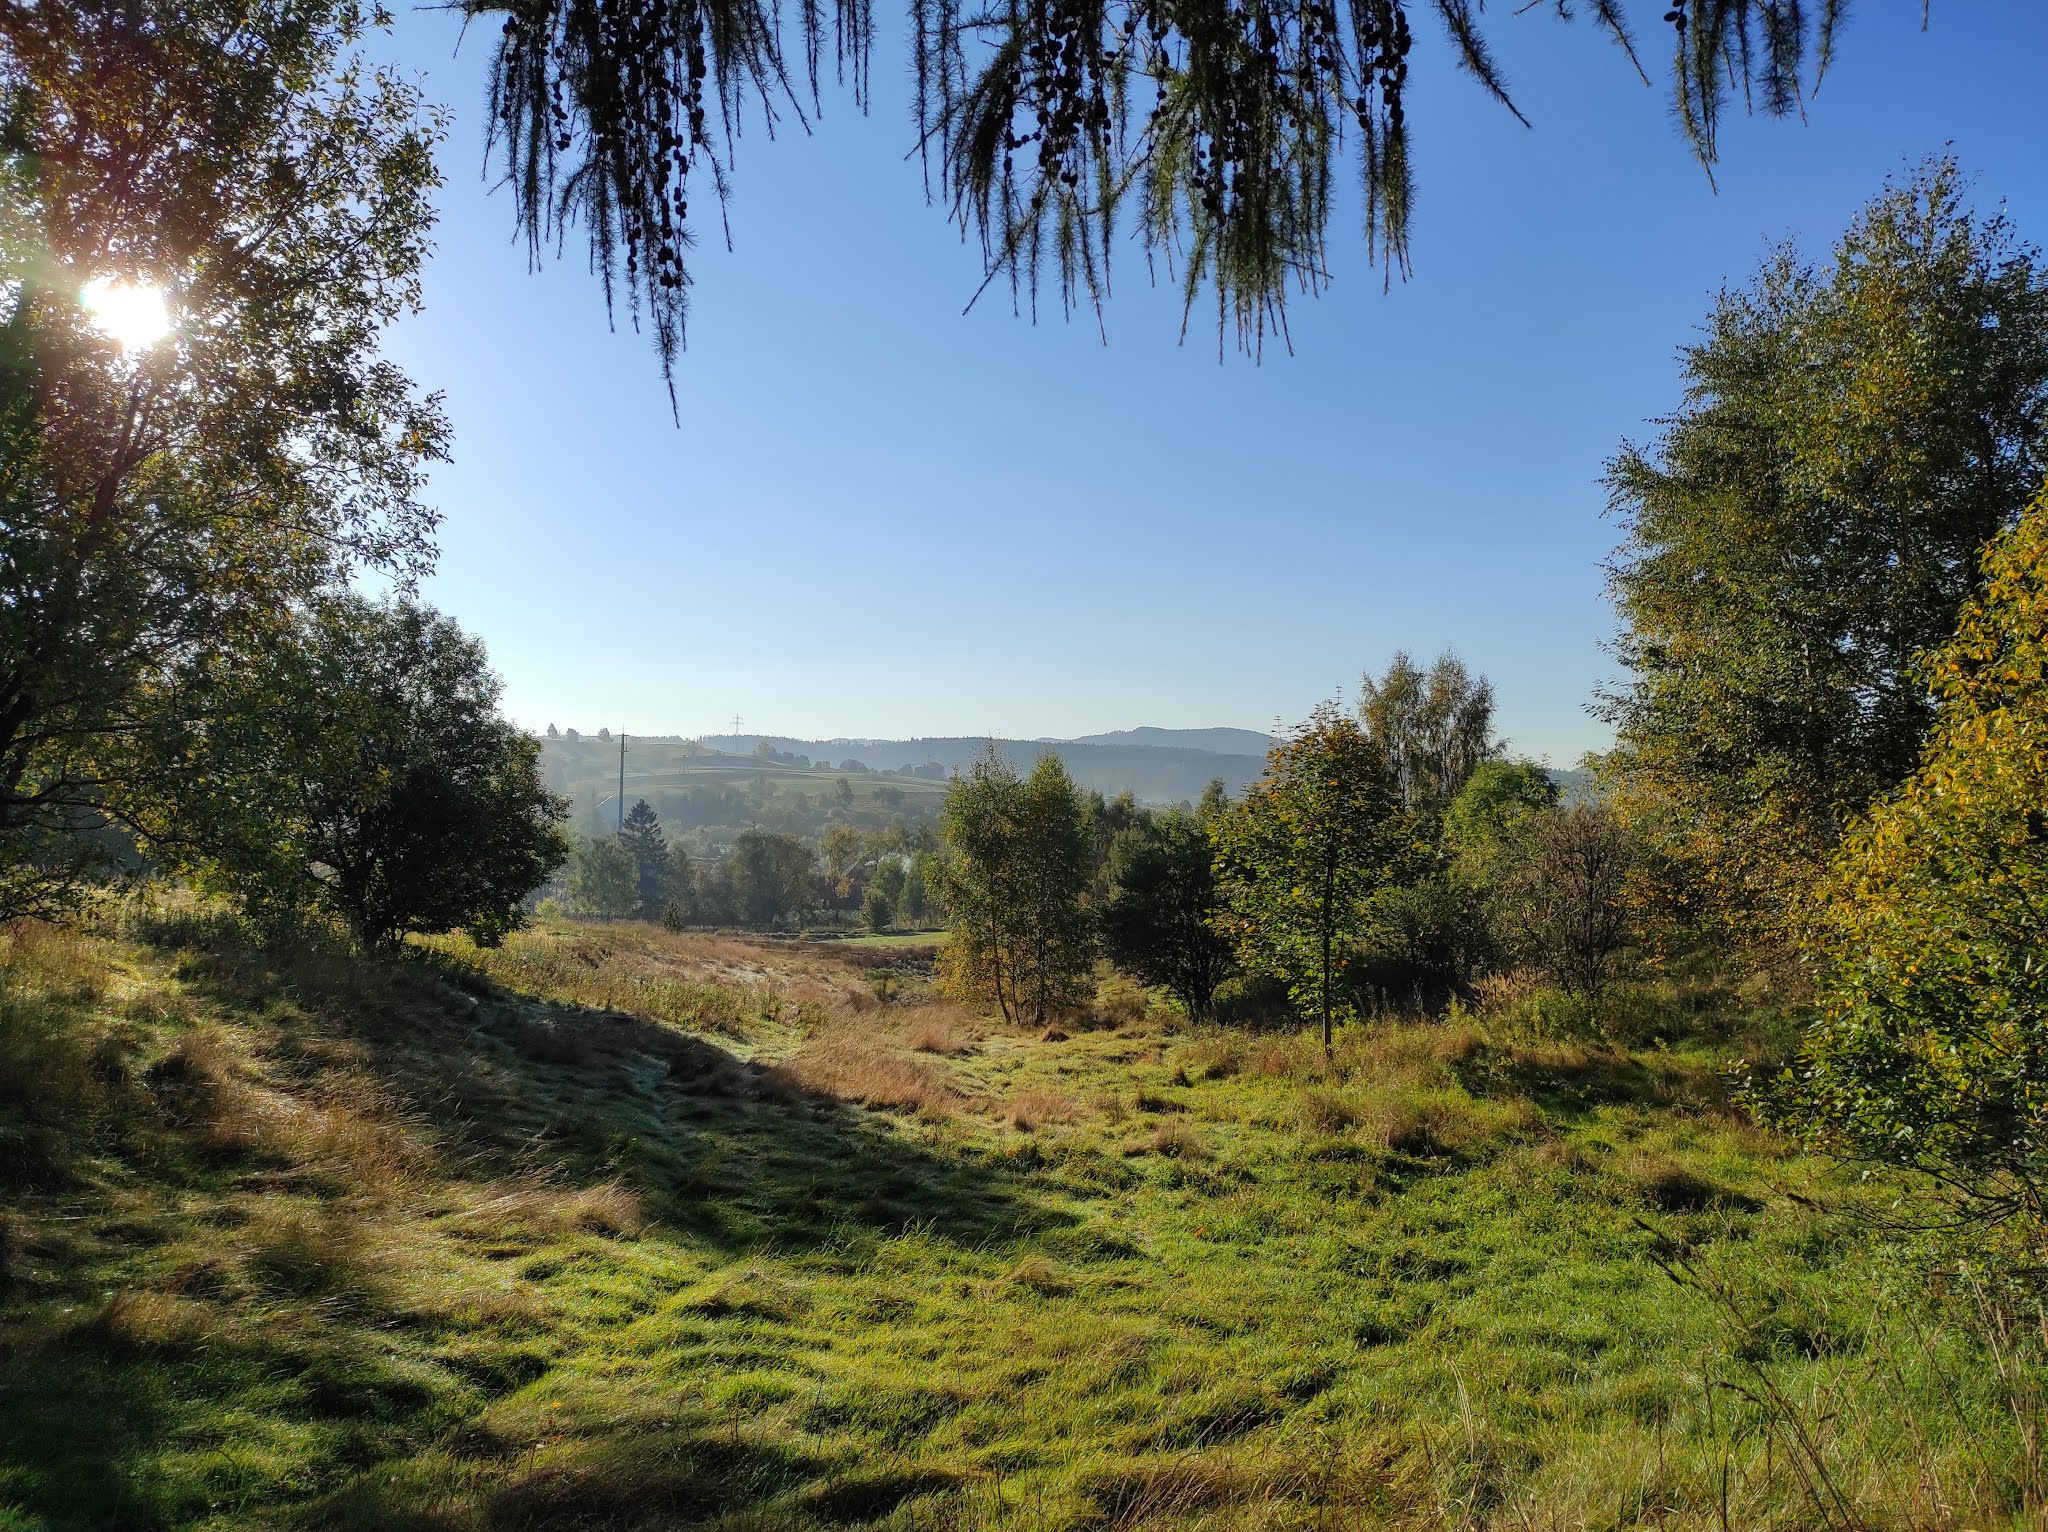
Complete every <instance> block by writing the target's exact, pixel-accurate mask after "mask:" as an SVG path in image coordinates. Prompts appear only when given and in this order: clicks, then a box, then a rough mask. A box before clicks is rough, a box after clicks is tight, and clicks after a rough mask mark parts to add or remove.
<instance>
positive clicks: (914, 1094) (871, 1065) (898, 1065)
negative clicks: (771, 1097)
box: [762, 1016, 961, 1115]
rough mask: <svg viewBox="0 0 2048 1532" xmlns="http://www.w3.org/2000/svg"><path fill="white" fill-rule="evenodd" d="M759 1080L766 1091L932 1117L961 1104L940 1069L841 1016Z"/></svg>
mask: <svg viewBox="0 0 2048 1532" xmlns="http://www.w3.org/2000/svg"><path fill="white" fill-rule="evenodd" d="M762 1078H763V1082H764V1083H765V1084H766V1085H767V1086H768V1087H769V1088H770V1089H780V1090H783V1091H785V1092H792V1093H800V1094H803V1095H808V1096H829V1097H832V1098H834V1099H836V1100H841V1101H855V1102H858V1103H860V1104H861V1105H862V1106H891V1107H901V1108H906V1109H910V1110H915V1111H921V1112H928V1113H932V1114H934V1115H945V1114H948V1113H950V1112H952V1111H953V1110H954V1109H955V1108H956V1107H957V1106H958V1105H959V1104H960V1100H961V1096H960V1092H959V1091H958V1090H957V1089H955V1088H954V1085H953V1082H952V1077H951V1072H950V1071H949V1070H947V1068H946V1067H945V1066H944V1065H943V1064H939V1063H936V1062H934V1061H932V1060H931V1059H928V1058H913V1057H911V1056H910V1055H909V1054H907V1053H905V1052H903V1051H902V1050H901V1049H900V1048H899V1047H898V1046H897V1045H896V1044H895V1043H894V1042H893V1041H892V1040H891V1039H889V1038H886V1037H883V1036H880V1035H878V1034H877V1033H876V1031H875V1030H874V1029H873V1028H871V1027H869V1026H866V1025H865V1024H863V1023H862V1022H860V1021H858V1020H856V1019H854V1018H852V1017H844V1016H841V1017H834V1018H831V1019H829V1020H827V1021H826V1022H825V1023H824V1024H823V1025H822V1026H820V1027H819V1028H818V1030H817V1031H816V1032H814V1033H812V1034H811V1036H810V1037H808V1038H806V1039H805V1040H804V1041H803V1043H802V1044H801V1045H799V1047H798V1048H797V1050H796V1052H795V1053H794V1054H792V1055H791V1056H790V1057H789V1058H787V1059H785V1060H784V1061H783V1062H781V1063H780V1064H776V1065H774V1066H772V1067H770V1068H768V1069H766V1070H763V1071H762Z"/></svg>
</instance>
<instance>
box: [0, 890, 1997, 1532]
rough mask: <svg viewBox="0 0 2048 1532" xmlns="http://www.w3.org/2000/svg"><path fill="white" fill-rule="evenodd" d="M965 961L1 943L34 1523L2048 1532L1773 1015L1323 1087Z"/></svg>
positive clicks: (878, 951) (19, 1380)
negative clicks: (1756, 1118)
mask: <svg viewBox="0 0 2048 1532" xmlns="http://www.w3.org/2000/svg"><path fill="white" fill-rule="evenodd" d="M892 950H893V951H898V952H902V953H903V954H904V961H905V963H907V965H908V966H901V967H891V966H888V964H887V963H886V962H884V963H878V962H877V961H876V960H877V959H884V958H885V957H886V956H887V954H888V953H890V952H891V951H892ZM923 961H924V958H923V955H922V954H919V953H918V952H917V951H916V950H915V948H914V947H904V946H894V947H892V946H891V945H890V944H878V943H874V942H859V943H855V942H846V943H819V944H815V945H811V946H798V945H795V944H790V943H770V944H760V945H755V944H748V943H742V942H738V941H731V940H724V939H719V938H713V937H682V936H671V935H668V934H665V933H663V932H660V931H659V930H656V929H654V928H651V927H647V926H641V925H635V924H624V923H622V924H616V925H608V926H583V925H573V924H556V925H551V926H549V927H548V928H546V929H541V930H536V931H533V932H529V933H526V934H523V935H520V936H517V937H515V938H514V939H513V940H512V941H511V942H510V943H509V944H508V945H507V946H506V947H505V948H503V949H501V950H499V951H496V952H479V951H477V950H475V949H473V948H471V947H469V946H468V945H467V944H466V943H463V942H460V941H444V942H440V943H437V944H435V945H433V946H432V947H431V948H425V949H421V948H416V949H414V950H413V951H412V952H411V953H410V954H409V956H408V957H406V958H405V959H404V960H402V961H390V962H369V961H365V960H362V959H359V958H353V957H349V956H346V955H344V954H341V953H339V952H330V953H324V954H323V953H321V952H318V951H307V950H305V949H301V950H299V951H298V952H297V953H296V954H295V955H292V956H289V957H285V956H279V955H277V954H274V953H271V952H267V951H265V950H264V949H262V948H261V947H258V946H254V945H250V944H249V943H248V942H247V941H246V940H245V939H244V938H243V937H242V936H241V935H239V934H238V933H237V931H236V930H235V929H234V928H233V927H232V926H231V925H228V924H226V923H224V922H221V921H219V920H216V919H213V918H210V917H200V916H192V915H187V916H183V917H177V918H170V917H155V918H152V919H147V920H145V919H140V918H138V919H135V920H131V921H130V923H129V929H128V934H127V935H125V936H119V935H113V934H107V935H100V936H85V935H73V934H68V933H59V932H55V931H51V930H48V929H46V928H40V927H36V926H33V925H22V926H16V927H14V928H12V929H11V930H10V931H9V932H8V933H7V934H5V935H4V936H0V968H4V974H0V977H4V979H5V987H4V989H0V996H4V999H0V1005H4V1007H5V1016H4V1018H0V1131H4V1133H5V1140H4V1141H5V1144H6V1154H5V1157H4V1161H0V1165H4V1171H0V1174H4V1177H5V1180H4V1203H0V1206H4V1214H5V1223H4V1225H0V1228H4V1231H5V1243H4V1245H0V1250H4V1253H5V1262H6V1263H5V1266H4V1268H0V1270H4V1275H5V1280H6V1283H7V1290H8V1302H7V1304H6V1307H5V1310H4V1316H5V1317H4V1319H0V1527H5V1528H8V1529H9V1532H27V1529H57V1528H84V1527H123V1528H144V1527H207V1528H218V1529H226V1528H242V1527H252V1526H304V1527H337V1528H342V1527H345V1528H372V1527H374V1528H422V1529H424V1528H435V1529H453V1528H505V1529H511V1528H534V1527H588V1528H598V1527H602V1528H658V1527H659V1528H668V1527H676V1528H681V1527H704V1528H721V1529H728V1532H738V1529H742V1528H747V1529H792V1532H794V1529H818V1528H851V1527H889V1528H901V1529H909V1528H1018V1529H1041V1528H1044V1529H1051V1528H1068V1529H1079V1528H1092V1527H1141V1526H1142V1527H1160V1528H1166V1527H1171V1528H1218V1529H1220V1528H1236V1527H1274V1528H1279V1527H1299V1528H1336V1527H1345V1528H1352V1527H1404V1528H1406V1527H1444V1528H1449V1527H1501V1528H1508V1527H1557V1528H1563V1527H1575V1528H1576V1527H1615V1528H1619V1527H1638V1526H1660V1527H1698V1528H1708V1527H1727V1526H1741V1527H1783V1528H1793V1527H1822V1526H1849V1525H1857V1526H1880V1525H1882V1526H1901V1527H1903V1526H1928V1527H1933V1526H1982V1527H1989V1526H1994V1525H1999V1526H2022V1525H2028V1526H2031V1525H2036V1524H2037V1523H2036V1522H2034V1521H2030V1520H2028V1519H2027V1516H2028V1515H2029V1514H2030V1513H2029V1512H2027V1511H2026V1509H2025V1499H2024V1497H2025V1493H2026V1491H2025V1488H2024V1486H2025V1483H2026V1478H2027V1474H2028V1472H2029V1471H2030V1470H2029V1467H2028V1463H2029V1459H2028V1456H2027V1454H2028V1451H2029V1445H2028V1444H2029V1443H2030V1442H2032V1441H2033V1440H2034V1437H2033V1435H2032V1429H2031V1427H2030V1426H2029V1425H2028V1423H2027V1420H2026V1418H2025V1417H2024V1415H2022V1416H2020V1417H2018V1418H2017V1421H2016V1416H2015V1413H2014V1396H2012V1395H2011V1394H2009V1393H2007V1392H2005V1391H2003V1390H2001V1388H2000V1386H1999V1384H1998V1381H1997V1376H1996V1370H1995V1369H1994V1368H1992V1367H1990V1366H1987V1365H1986V1364H1985V1361H1984V1356H1985V1353H1984V1351H1983V1349H1982V1347H1981V1345H1980V1343H1979V1341H1978V1339H1976V1338H1975V1337H1973V1336H1972V1335H1971V1334H1970V1332H1969V1330H1968V1328H1967V1326H1959V1325H1956V1324H1950V1323H1944V1322H1941V1321H1939V1320H1938V1319H1937V1320H1923V1319H1921V1318H1919V1317H1916V1316H1917V1315H1918V1314H1919V1313H1920V1312H1921V1309H1920V1308H1919V1307H1915V1306H1903V1307H1902V1306H1900V1305H1899V1304H1898V1303H1897V1302H1896V1301H1895V1295H1894V1294H1893V1293H1892V1291H1891V1289H1890V1288H1888V1286H1887V1281H1888V1278H1887V1277H1886V1273H1885V1264H1884V1252H1883V1250H1882V1249H1881V1248H1879V1247H1878V1246H1877V1245H1875V1244H1870V1243H1864V1242H1861V1241H1859V1240H1858V1239H1857V1238H1855V1237H1853V1236H1852V1235H1850V1234H1849V1233H1847V1232H1845V1229H1844V1226H1843V1225H1841V1224H1840V1223H1837V1222H1832V1221H1830V1220H1828V1219H1826V1218H1824V1217H1823V1216H1822V1215H1821V1214H1820V1213H1819V1212H1818V1211H1816V1208H1817V1205H1818V1204H1819V1203H1822V1202H1825V1201H1827V1200H1828V1199H1830V1198H1831V1197H1832V1196H1834V1195H1835V1194H1836V1193H1837V1192H1838V1191H1840V1190H1841V1189H1842V1188H1841V1187H1840V1186H1839V1185H1838V1184H1837V1183H1835V1182H1833V1181H1831V1179H1830V1176H1829V1173H1828V1172H1827V1170H1826V1169H1825V1167H1823V1166H1821V1165H1818V1164H1816V1163H1813V1162H1810V1161H1807V1160H1804V1159H1802V1158H1800V1157H1798V1156H1797V1155H1796V1154H1794V1153H1793V1152H1792V1151H1791V1149H1790V1147H1789V1146H1788V1145H1787V1144H1786V1143H1784V1142H1782V1141H1779V1140H1777V1139H1775V1138H1773V1137H1771V1136H1769V1135H1767V1134H1764V1133H1762V1132H1760V1131H1758V1130H1757V1129H1755V1128H1753V1127H1751V1126H1749V1125H1748V1124H1747V1123H1746V1122H1745V1121H1744V1120H1743V1119H1742V1118H1741V1117H1740V1116H1739V1115H1738V1114H1737V1113H1735V1112H1734V1111H1733V1110H1732V1109H1731V1107H1730V1105H1729V1102H1728V1097H1727V1090H1726V1084H1725V1080H1724V1075H1723V1065H1724V1063H1725V1062H1726V1060H1727V1058H1728V1057H1729V1056H1730V1054H1731V1051H1732V1050H1733V1049H1734V1048H1736V1047H1737V1046H1743V1047H1749V1048H1755V1047H1757V1046H1759V1044H1760V1043H1761V1044H1768V1041H1769V1039H1768V1036H1767V1034H1763V1033H1757V1032H1755V1031H1752V1032H1750V1033H1749V1034H1748V1035H1746V1036H1742V1037H1737V1036H1734V1035H1731V1034H1730V1032H1729V1027H1730V1026H1731V1025H1732V1023H1731V1019H1730V1017H1729V1016H1727V1015H1714V1014H1706V1013H1702V1014H1701V1015H1699V1016H1698V1017H1696V1024H1695V1025H1694V1027H1693V1028H1692V1030H1691V1031H1690V1032H1689V1033H1687V1034H1686V1035H1682V1036H1667V1037H1664V1038H1663V1039H1662V1040H1661V1041H1651V1040H1645V1041H1644V1042H1643V1043H1642V1045H1641V1046H1639V1047H1635V1048H1620V1047H1613V1046H1605V1045H1598V1044H1594V1043H1589V1042H1585V1041H1570V1040H1559V1039H1549V1040H1546V1039H1541V1038H1536V1037H1531V1036H1526V1035H1520V1034H1517V1033H1516V1032H1514V1031H1512V1030H1509V1029H1505V1028H1502V1027H1495V1026H1490V1025H1489V1024H1487V1023H1486V1022H1485V1021H1484V1020H1483V1019H1481V1020H1472V1019H1469V1018H1468V1019H1465V1020H1454V1021H1452V1022H1449V1023H1423V1024H1385V1025H1381V1026H1377V1027H1372V1028H1361V1029H1355V1030H1353V1031H1351V1032H1348V1033H1346V1034H1345V1035H1344V1036H1343V1037H1342V1039H1341V1040H1340V1046H1339V1048H1338V1051H1337V1055H1336V1057H1335V1058H1334V1059H1333V1060H1330V1061H1327V1062H1326V1061H1325V1060H1324V1059H1323V1058H1322V1056H1321V1053H1320V1051H1319V1050H1318V1049H1316V1048H1315V1047H1314V1046H1312V1045H1311V1044H1310V1043H1309V1042H1308V1041H1307V1040H1305V1039H1303V1038H1302V1037H1300V1036H1297V1035H1294V1034H1291V1033H1290V1034H1259V1033H1242V1032H1225V1031H1220V1030H1204V1031H1199V1032H1188V1031H1186V1030H1183V1029H1181V1028H1180V1027H1179V1026H1177V1025H1176V1024H1175V1022H1174V1020H1173V1018H1172V1017H1171V1016H1170V1015H1169V1014H1167V1013H1166V1012H1164V1011H1162V1010H1158V1009H1156V1008H1155V1009H1150V1010H1147V1009H1145V1008H1143V1007H1142V1006H1140V1007H1137V1008H1135V1009H1134V1008H1133V1007H1132V1006H1130V1005H1129V1004H1128V1003H1124V1004H1122V1005H1120V1006H1119V1007H1118V1008H1117V1009H1116V1013H1115V1014H1111V1015H1107V1016H1104V1017H1102V1018H1100V1019H1099V1021H1098V1022H1097V1023H1096V1024H1094V1025H1090V1026H1085V1027H1084V1026H1075V1027H1072V1028H1069V1029H1067V1030H1059V1029H1055V1030H1051V1031H1048V1032H1046V1033H1044V1034H1043V1035H1039V1034H1035V1033H1023V1032H1019V1031H1016V1030H1012V1029H1005V1028H1004V1027H1002V1026H1000V1025H999V1024H996V1023H992V1022H991V1021H989V1020H988V1019H986V1018H984V1017H981V1016H977V1015H974V1014H971V1013H968V1012H966V1011H963V1010H961V1009H960V1008H958V1007H956V1006H954V1005H951V1004H949V1003H945V1002H942V1001H939V1000H937V999H934V998H932V997H931V996H930V994H929V991H928V989H927V988H926V987H925V985H924V982H923V976H922V971H921V968H920V964H921V963H922V962H923ZM883 995H892V996H896V997H898V998H893V999H888V1000H883V999H880V998H878V996H883ZM1069 1033H1071V1035H1069ZM1681 1253H1683V1254H1684V1258H1685V1259H1687V1260H1691V1261H1693V1262H1695V1263H1696V1267H1697V1270H1698V1271H1699V1272H1700V1273H1701V1276H1702V1279H1703V1280H1705V1281H1707V1282H1708V1283H1709V1284H1710V1285H1715V1286H1716V1287H1717V1290H1719V1291H1721V1293H1722V1295H1723V1296H1724V1297H1725V1298H1726V1299H1727V1300H1728V1302H1729V1304H1730V1305H1731V1314H1732V1315H1733V1317H1731V1315H1730V1314H1723V1313H1721V1312H1719V1311H1718V1310H1717V1309H1716V1307H1715V1305H1714V1304H1713V1303H1712V1302H1710V1301H1707V1299H1706V1298H1704V1297H1702V1296H1701V1295H1700V1294H1699V1293H1696V1292H1688V1291H1686V1290H1683V1289H1681V1288H1680V1287H1679V1286H1678V1285H1676V1284H1675V1283H1674V1282H1673V1280H1672V1279H1671V1278H1670V1277H1669V1276H1667V1275H1666V1274H1665V1272H1664V1270H1662V1269H1661V1268H1660V1266H1659V1264H1658V1263H1659V1259H1660V1258H1662V1259H1664V1260H1669V1259H1671V1258H1672V1257H1673V1256H1674V1255H1678V1254H1681ZM1915 1301H1916V1304H1917V1299H1916V1300H1915ZM2032 1471H2035V1472H2038V1462H2036V1463H2035V1464H2034V1468H2033V1470H2032ZM2037 1503H2038V1502H2037ZM1850 1518H1853V1519H1850Z"/></svg>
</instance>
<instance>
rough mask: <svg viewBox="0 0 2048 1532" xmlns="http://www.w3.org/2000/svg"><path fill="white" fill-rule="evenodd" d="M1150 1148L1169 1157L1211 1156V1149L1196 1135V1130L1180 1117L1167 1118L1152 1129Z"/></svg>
mask: <svg viewBox="0 0 2048 1532" xmlns="http://www.w3.org/2000/svg"><path fill="white" fill-rule="evenodd" d="M1150 1148H1151V1150H1152V1152H1153V1153H1154V1154H1163V1155H1165V1156H1166V1157H1167V1158H1168V1159H1181V1160H1206V1159H1207V1158H1209V1151H1208V1149H1207V1148H1206V1147H1205V1146H1204V1145H1203V1143H1202V1141H1201V1139H1199V1138H1197V1137H1196V1136H1195V1130H1194V1129H1193V1128H1191V1127H1189V1126H1188V1125H1187V1123H1186V1122H1185V1121H1184V1120H1183V1119H1181V1118H1179V1117H1168V1118H1165V1119H1163V1120H1161V1121H1160V1122H1159V1123H1158V1124H1157V1125H1156V1126H1155V1127H1154V1128H1153V1129H1152V1137H1151V1140H1150Z"/></svg>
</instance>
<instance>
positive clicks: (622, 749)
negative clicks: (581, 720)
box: [619, 729, 626, 835]
mask: <svg viewBox="0 0 2048 1532" xmlns="http://www.w3.org/2000/svg"><path fill="white" fill-rule="evenodd" d="M619 833H620V834H621V835H624V834H625V833H626V731H625V730H624V729H621V730H619Z"/></svg>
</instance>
